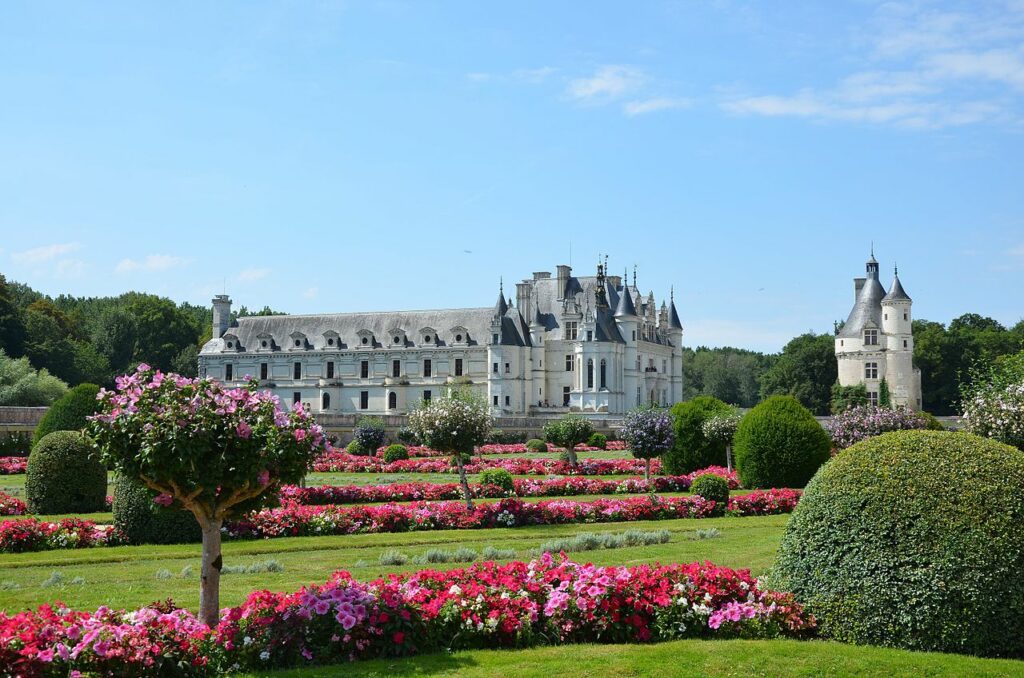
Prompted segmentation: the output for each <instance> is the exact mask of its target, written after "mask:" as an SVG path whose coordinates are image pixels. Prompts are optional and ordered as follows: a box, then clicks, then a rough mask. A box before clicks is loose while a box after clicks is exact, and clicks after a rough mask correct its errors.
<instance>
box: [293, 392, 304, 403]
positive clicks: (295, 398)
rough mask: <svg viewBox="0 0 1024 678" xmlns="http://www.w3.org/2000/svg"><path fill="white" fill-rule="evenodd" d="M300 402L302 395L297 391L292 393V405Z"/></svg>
mask: <svg viewBox="0 0 1024 678" xmlns="http://www.w3.org/2000/svg"><path fill="white" fill-rule="evenodd" d="M301 400H302V394H301V393H299V392H298V391H296V392H295V393H292V404H293V405H294V404H295V403H297V402H300V401H301Z"/></svg>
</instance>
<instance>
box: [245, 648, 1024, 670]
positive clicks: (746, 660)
mask: <svg viewBox="0 0 1024 678" xmlns="http://www.w3.org/2000/svg"><path fill="white" fill-rule="evenodd" d="M256 675H266V676H275V677H279V678H285V677H287V678H322V677H326V676H337V675H345V676H348V677H349V678H377V677H379V678H384V677H387V676H464V677H466V678H490V677H491V676H517V677H518V678H530V677H532V676H536V677H537V678H548V677H549V676H559V678H575V677H583V676H600V677H601V678H605V677H618V676H654V675H665V676H708V677H718V676H723V677H724V676H730V677H732V676H772V677H775V676H778V677H780V678H790V677H794V678H795V677H802V678H804V677H805V678H810V677H815V678H817V677H818V676H866V677H872V676H876V677H878V678H891V677H892V676H933V677H936V678H938V677H945V676H949V677H950V678H953V677H956V678H960V677H961V676H972V678H983V677H993V678H994V677H996V676H1021V675H1024V662H1019V661H1012V660H1006V659H979V658H977V657H967V656H962V655H952V654H939V653H931V652H908V651H906V650H892V649H888V648H879V647H864V646H856V645H844V644H841V643H834V642H825V641H796V640H679V641H673V642H668V643H659V644H655V645H564V646H560V647H542V648H535V649H528V650H475V651H469V652H456V653H453V654H436V655H428V656H423V657H415V658H411V659H390V660H373V661H363V662H355V663H353V664H348V665H345V666H344V667H341V666H325V667H320V668H311V669H309V668H307V669H296V670H291V671H276V672H272V673H265V674H256Z"/></svg>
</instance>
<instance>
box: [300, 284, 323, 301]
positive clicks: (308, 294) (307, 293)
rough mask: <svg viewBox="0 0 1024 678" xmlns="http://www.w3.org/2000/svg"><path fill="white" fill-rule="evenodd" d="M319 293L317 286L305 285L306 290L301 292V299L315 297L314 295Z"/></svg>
mask: <svg viewBox="0 0 1024 678" xmlns="http://www.w3.org/2000/svg"><path fill="white" fill-rule="evenodd" d="M318 294H320V289H319V288H317V287H307V288H306V291H305V292H303V293H302V297H303V299H315V298H316V295H318Z"/></svg>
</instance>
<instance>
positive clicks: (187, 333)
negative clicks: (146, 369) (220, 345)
mask: <svg viewBox="0 0 1024 678" xmlns="http://www.w3.org/2000/svg"><path fill="white" fill-rule="evenodd" d="M128 311H129V312H130V313H131V314H132V315H133V316H134V317H135V324H136V328H137V335H136V344H135V360H136V361H139V362H144V363H147V364H149V365H152V366H154V367H156V368H158V369H162V370H167V369H170V367H171V365H172V364H173V362H174V359H175V358H176V357H177V356H178V355H179V354H180V353H181V350H182V349H183V348H185V347H186V346H190V345H193V344H195V343H196V342H198V340H199V335H200V334H202V330H201V329H200V327H199V323H198V322H197V321H196V320H195V319H194V318H192V317H191V316H189V315H188V314H186V313H183V312H182V311H180V310H179V309H178V307H177V306H175V305H174V302H172V301H171V300H170V299H163V298H161V297H156V296H153V295H135V297H134V299H132V301H131V302H130V303H129V305H128Z"/></svg>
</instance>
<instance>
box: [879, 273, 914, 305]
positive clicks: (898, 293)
mask: <svg viewBox="0 0 1024 678" xmlns="http://www.w3.org/2000/svg"><path fill="white" fill-rule="evenodd" d="M882 301H911V299H910V296H909V295H907V292H906V290H904V289H903V284H902V283H901V282H900V276H899V274H897V275H896V276H895V277H893V280H892V287H890V288H889V293H888V294H887V295H885V297H884V298H883V299H882Z"/></svg>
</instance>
